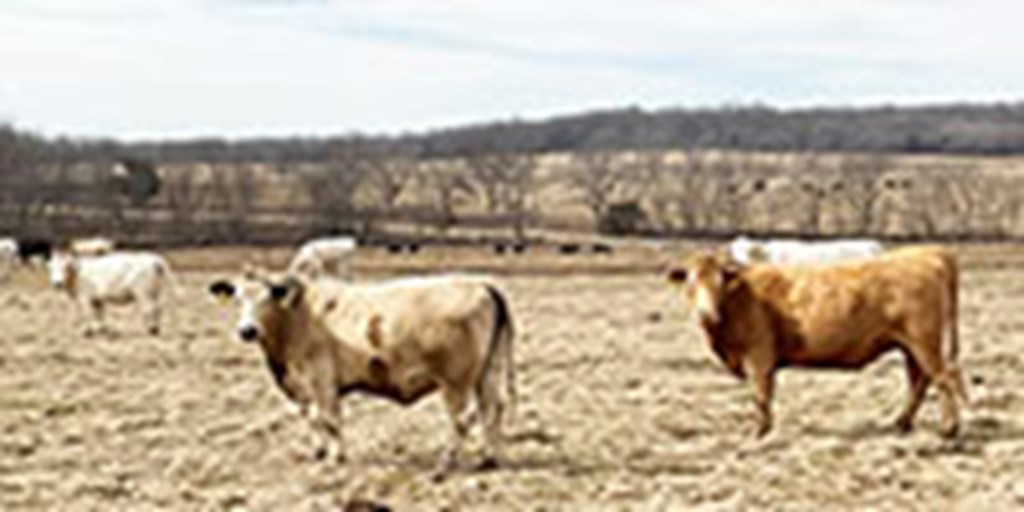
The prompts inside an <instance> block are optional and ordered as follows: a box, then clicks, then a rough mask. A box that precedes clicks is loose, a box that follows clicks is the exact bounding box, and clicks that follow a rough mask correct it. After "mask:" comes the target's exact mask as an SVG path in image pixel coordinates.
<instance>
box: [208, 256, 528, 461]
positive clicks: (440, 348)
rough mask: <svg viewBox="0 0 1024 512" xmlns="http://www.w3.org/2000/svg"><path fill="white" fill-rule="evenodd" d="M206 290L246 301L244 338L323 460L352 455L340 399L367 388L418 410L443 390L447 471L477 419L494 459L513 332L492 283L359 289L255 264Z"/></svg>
mask: <svg viewBox="0 0 1024 512" xmlns="http://www.w3.org/2000/svg"><path fill="white" fill-rule="evenodd" d="M210 292H211V293H212V294H213V295H214V296H218V297H221V298H233V299H234V300H235V301H236V302H238V303H239V305H240V308H241V315H240V320H239V323H238V336H239V337H240V338H241V339H242V340H243V341H247V342H258V343H259V344H260V347H261V348H262V350H263V353H264V356H265V357H266V360H267V364H268V366H269V367H270V370H271V373H273V375H274V378H275V380H276V382H277V384H278V386H279V387H280V388H281V389H282V391H284V393H285V395H287V397H288V398H289V399H290V400H292V401H293V402H294V403H295V404H297V405H298V407H299V410H300V412H301V413H302V414H303V416H305V417H306V418H307V419H308V420H309V421H310V422H311V425H312V426H313V429H314V430H315V431H317V432H318V433H319V435H320V440H321V442H322V444H321V446H320V447H319V448H318V449H317V450H316V454H317V457H318V458H322V457H325V456H334V457H337V458H338V459H339V460H341V459H343V457H344V451H343V449H342V445H341V423H340V421H341V416H340V414H341V411H340V407H341V403H340V401H341V397H343V396H345V395H347V394H349V393H351V392H354V391H361V392H364V393H369V394H371V395H376V396H380V397H384V398H389V399H391V400H394V401H395V402H397V403H399V404H403V405H411V404H413V403H414V402H416V401H418V400H419V399H420V398H422V397H423V396H425V395H427V394H429V393H431V392H433V391H435V390H438V389H440V390H441V392H442V396H443V397H444V400H445V403H446V405H447V407H448V413H449V416H450V418H451V421H452V425H453V426H454V427H455V436H454V439H453V441H452V444H451V445H450V446H449V448H448V449H447V450H446V451H445V452H444V454H443V455H442V457H441V460H440V465H439V469H440V470H442V471H447V470H448V469H450V468H451V465H452V464H453V463H454V462H455V461H456V459H457V458H458V453H459V451H460V449H461V445H462V442H463V438H464V437H465V436H466V434H467V433H468V431H469V428H470V426H471V425H472V422H473V421H475V420H477V419H479V420H480V421H482V423H483V425H484V434H485V438H486V441H487V448H488V453H487V459H486V460H487V461H488V462H494V461H495V460H496V456H497V452H498V448H499V442H500V428H501V422H502V415H503V411H504V407H505V399H506V398H507V399H509V400H511V399H514V382H513V380H514V375H513V372H514V368H513V367H512V365H513V362H512V337H513V327H512V319H511V316H510V313H509V308H508V304H507V303H506V301H505V297H504V295H503V294H502V293H501V292H500V291H499V290H498V289H497V288H496V287H495V286H494V285H493V284H491V283H490V282H489V281H487V280H484V279H479V278H470V277H460V276H439V277H430V278H414V279H402V280H396V281H391V282H386V283H381V284H365V285H355V284H351V283H348V282H345V281H340V280H330V279H320V280H316V281H307V280H305V279H303V278H301V277H298V276H285V277H281V278H272V277H268V276H265V275H263V274H261V273H259V272H255V271H252V270H250V271H248V272H247V273H246V275H245V276H244V277H243V279H241V280H239V281H235V282H230V281H223V280H222V281H217V282H214V283H213V284H211V285H210ZM502 377H504V378H502ZM502 382H504V385H505V390H504V393H503V392H502V389H501V384H502ZM503 395H504V396H503ZM474 403H475V404H476V407H475V408H474V407H471V404H474ZM474 409H475V410H474ZM442 474H443V473H442Z"/></svg>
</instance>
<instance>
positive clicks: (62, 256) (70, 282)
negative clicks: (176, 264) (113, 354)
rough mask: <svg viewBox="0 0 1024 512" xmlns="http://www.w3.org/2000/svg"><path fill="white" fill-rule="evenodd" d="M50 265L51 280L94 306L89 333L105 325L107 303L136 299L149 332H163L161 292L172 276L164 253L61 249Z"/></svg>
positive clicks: (87, 333)
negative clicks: (92, 252) (91, 252)
mask: <svg viewBox="0 0 1024 512" xmlns="http://www.w3.org/2000/svg"><path fill="white" fill-rule="evenodd" d="M48 266H49V271H50V282H51V284H53V286H54V287H55V288H57V289H60V290H64V291H66V292H67V293H68V295H70V296H71V298H72V299H74V300H75V301H76V302H77V303H79V304H84V305H88V306H89V308H90V309H91V310H92V318H91V319H90V321H87V326H86V331H85V333H86V335H87V336H88V335H92V334H93V333H94V332H97V331H102V330H105V329H106V326H105V325H104V321H103V312H104V308H105V307H106V306H107V305H112V304H128V303H136V304H138V305H139V307H140V308H141V309H142V313H143V317H144V318H143V321H144V322H145V325H146V328H147V330H148V331H149V333H150V334H153V335H157V334H159V333H160V315H161V307H162V304H161V302H162V296H163V293H164V288H166V287H167V286H168V282H169V281H172V280H173V275H172V273H171V267H170V265H168V264H167V261H166V260H164V258H163V257H162V256H160V255H158V254H154V253H148V252H114V253H110V254H106V255H102V256H75V255H73V254H70V253H64V252H60V253H56V254H54V255H53V258H51V259H50V262H49V264H48ZM170 284H173V283H170Z"/></svg>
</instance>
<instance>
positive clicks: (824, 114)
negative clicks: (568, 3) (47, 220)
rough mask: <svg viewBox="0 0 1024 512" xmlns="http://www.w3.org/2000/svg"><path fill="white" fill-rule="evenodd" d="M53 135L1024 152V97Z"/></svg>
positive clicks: (255, 147) (91, 146)
mask: <svg viewBox="0 0 1024 512" xmlns="http://www.w3.org/2000/svg"><path fill="white" fill-rule="evenodd" d="M57 142H59V143H61V144H63V145H64V146H65V147H66V148H67V149H68V150H73V151H75V152H77V153H78V154H79V155H80V156H81V157H82V158H86V159H89V160H100V159H109V158H111V156H112V155H119V156H125V155H133V156H137V157H141V158H148V159H152V160H155V161H160V162H207V163H241V162H265V163H274V164H282V163H295V162H324V161H327V160H328V159H329V158H330V155H331V151H332V147H334V146H336V145H337V144H338V143H339V142H344V143H347V144H355V145H360V146H366V147H373V148H386V149H387V150H389V151H400V152H404V153H410V152H411V153H414V154H416V155H419V156H423V157H452V156H460V155H466V154H474V153H481V152H514V153H550V152H578V151H594V150H630V149H633V150H638V149H671V148H687V149H731V150H756V151H814V152H887V153H955V154H982V155H1005V154H1019V153H1024V103H1005V104H988V105H972V104H952V105H942V106H926V107H888V106H883V107H873V108H807V109H792V110H781V109H776V108H771V107H764V106H745V107H722V108H706V109H682V108H679V109H665V110H655V111H646V110H643V109H640V108H625V109H619V110H608V111H601V112H589V113H583V114H579V115H572V116H565V117H558V118H553V119H550V120H544V121H506V122H496V123H488V124H480V125H474V126H466V127H459V128H452V129H444V130H436V131H431V132H427V133H421V134H406V135H397V136H364V135H346V136H338V137H283V138H248V139H240V140H232V139H226V138H200V139H191V140H183V141H155V142H138V143H131V144H122V143H119V142H116V141H110V140H92V141H74V142H71V141H57Z"/></svg>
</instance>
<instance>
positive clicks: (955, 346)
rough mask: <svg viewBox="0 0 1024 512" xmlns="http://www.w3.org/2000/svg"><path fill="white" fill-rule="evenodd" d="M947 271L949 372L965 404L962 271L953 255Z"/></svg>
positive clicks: (954, 387) (966, 398)
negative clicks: (961, 346) (960, 317)
mask: <svg viewBox="0 0 1024 512" xmlns="http://www.w3.org/2000/svg"><path fill="white" fill-rule="evenodd" d="M944 259H945V264H946V265H945V266H946V271H947V272H948V273H949V276H948V282H947V294H948V296H949V300H948V301H947V304H948V311H946V318H947V324H946V331H947V336H948V338H949V352H948V357H947V359H946V364H947V366H948V370H947V371H948V372H949V375H950V377H951V378H952V383H951V384H952V385H953V389H954V390H955V391H956V394H957V395H958V396H959V397H960V400H962V401H963V402H964V403H968V402H969V397H968V395H967V385H966V384H965V383H964V377H963V373H962V372H961V371H960V365H959V363H958V359H959V357H960V321H959V310H960V269H959V268H958V265H957V261H956V258H955V257H954V256H953V255H952V254H946V255H945V257H944Z"/></svg>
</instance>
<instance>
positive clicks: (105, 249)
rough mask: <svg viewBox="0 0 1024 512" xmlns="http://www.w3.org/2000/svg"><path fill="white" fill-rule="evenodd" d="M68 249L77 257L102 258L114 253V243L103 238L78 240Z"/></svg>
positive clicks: (69, 245) (72, 242)
mask: <svg viewBox="0 0 1024 512" xmlns="http://www.w3.org/2000/svg"><path fill="white" fill-rule="evenodd" d="M68 249H70V250H71V253H72V254H74V255H76V256H102V255H104V254H109V253H112V252H114V241H113V240H110V239H109V238H102V237H93V238H76V239H75V240H72V241H71V243H70V244H68Z"/></svg>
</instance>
